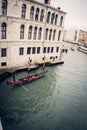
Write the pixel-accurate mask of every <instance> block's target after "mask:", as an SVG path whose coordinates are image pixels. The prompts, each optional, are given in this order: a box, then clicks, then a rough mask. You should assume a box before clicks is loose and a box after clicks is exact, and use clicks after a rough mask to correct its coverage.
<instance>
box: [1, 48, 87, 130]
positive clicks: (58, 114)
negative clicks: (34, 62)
mask: <svg viewBox="0 0 87 130" xmlns="http://www.w3.org/2000/svg"><path fill="white" fill-rule="evenodd" d="M64 59H65V63H64V64H63V65H55V66H51V67H47V68H46V69H48V70H49V71H48V73H47V75H46V76H45V77H44V78H41V79H39V80H37V81H34V82H31V83H29V84H25V87H26V88H27V89H28V90H29V92H26V91H25V90H24V89H23V88H22V87H21V86H19V87H13V88H12V87H11V86H8V85H7V84H6V82H7V80H9V79H11V78H12V77H8V78H7V79H5V81H4V82H2V83H1V84H0V117H1V121H2V125H3V128H4V130H49V129H51V130H87V123H86V121H87V103H86V99H87V55H86V54H83V53H82V52H79V51H77V50H76V49H75V51H71V50H70V49H69V52H68V53H64ZM38 71H42V70H41V69H38V70H35V71H31V72H30V73H31V74H33V73H36V72H38ZM26 74H27V72H20V73H17V75H16V78H21V77H24V76H25V75H26Z"/></svg>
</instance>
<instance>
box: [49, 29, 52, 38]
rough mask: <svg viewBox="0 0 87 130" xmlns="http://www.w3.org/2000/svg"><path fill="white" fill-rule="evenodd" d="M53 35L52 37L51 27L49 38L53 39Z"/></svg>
mask: <svg viewBox="0 0 87 130" xmlns="http://www.w3.org/2000/svg"><path fill="white" fill-rule="evenodd" d="M51 37H52V29H50V33H49V40H51Z"/></svg>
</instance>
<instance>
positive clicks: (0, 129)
mask: <svg viewBox="0 0 87 130" xmlns="http://www.w3.org/2000/svg"><path fill="white" fill-rule="evenodd" d="M0 130H3V128H2V123H1V119H0Z"/></svg>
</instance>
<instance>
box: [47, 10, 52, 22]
mask: <svg viewBox="0 0 87 130" xmlns="http://www.w3.org/2000/svg"><path fill="white" fill-rule="evenodd" d="M50 16H51V13H50V12H48V13H47V23H49V22H50Z"/></svg>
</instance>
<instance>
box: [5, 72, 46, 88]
mask: <svg viewBox="0 0 87 130" xmlns="http://www.w3.org/2000/svg"><path fill="white" fill-rule="evenodd" d="M47 72H48V70H46V71H43V72H41V73H37V74H34V75H31V76H25V77H24V78H21V79H16V80H10V81H7V84H8V85H11V86H14V85H20V84H26V83H30V82H32V81H34V80H37V79H40V78H42V77H43V76H44V75H45V74H46V73H47Z"/></svg>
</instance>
